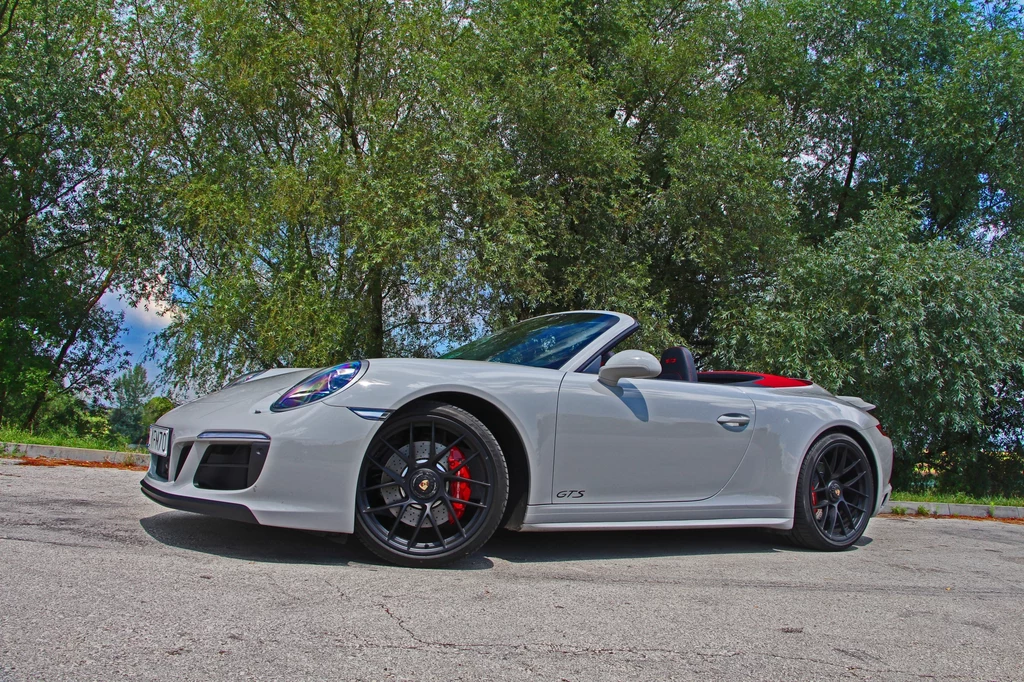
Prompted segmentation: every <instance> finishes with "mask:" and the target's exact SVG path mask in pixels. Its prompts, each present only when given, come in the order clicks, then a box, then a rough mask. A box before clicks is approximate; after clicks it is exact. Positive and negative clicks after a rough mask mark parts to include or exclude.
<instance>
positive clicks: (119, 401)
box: [110, 365, 157, 443]
mask: <svg viewBox="0 0 1024 682" xmlns="http://www.w3.org/2000/svg"><path fill="white" fill-rule="evenodd" d="M113 388H114V399H115V402H114V410H113V412H111V414H110V426H111V428H113V430H114V431H116V432H117V433H119V434H121V435H122V436H124V437H125V438H127V439H128V440H129V441H130V442H132V443H140V442H142V441H143V440H144V439H145V437H146V429H147V428H148V426H149V424H146V423H145V417H146V414H145V412H146V408H147V407H148V406H149V399H150V396H152V395H153V384H151V383H150V382H149V380H148V377H147V376H146V368H145V367H143V366H142V365H135V366H134V367H132V368H131V369H129V370H127V371H125V372H124V373H122V374H121V375H120V376H118V377H117V378H116V379H114V383H113ZM153 407H157V406H155V405H154V406H153ZM151 409H152V408H151ZM150 423H152V422H150Z"/></svg>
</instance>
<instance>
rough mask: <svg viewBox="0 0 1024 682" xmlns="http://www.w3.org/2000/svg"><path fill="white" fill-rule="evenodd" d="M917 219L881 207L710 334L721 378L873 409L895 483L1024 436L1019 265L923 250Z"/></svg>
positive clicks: (941, 246) (728, 314)
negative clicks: (803, 385) (796, 383)
mask: <svg viewBox="0 0 1024 682" xmlns="http://www.w3.org/2000/svg"><path fill="white" fill-rule="evenodd" d="M917 210H918V208H917V207H916V206H915V205H913V204H907V203H906V202H904V201H902V200H899V199H897V198H894V197H892V196H889V197H885V198H883V199H881V200H880V201H879V202H878V206H877V207H876V208H873V209H871V210H868V211H866V212H865V213H864V214H863V221H862V222H859V223H856V224H853V225H851V226H849V227H848V228H846V229H843V230H840V231H839V232H837V233H835V235H833V236H832V237H830V238H829V239H827V240H826V241H825V242H824V243H823V244H822V245H820V246H810V247H806V248H804V249H802V250H799V251H797V252H795V253H794V254H793V255H792V257H791V258H790V259H789V262H788V263H787V264H786V266H785V267H782V268H780V269H779V271H778V273H777V274H776V275H774V276H773V277H771V278H766V279H764V280H762V282H761V287H760V290H759V291H758V293H757V294H754V295H748V296H746V297H745V298H744V300H743V301H742V304H737V305H736V306H735V307H732V308H729V309H727V310H723V311H722V312H721V313H720V315H719V316H718V317H717V319H716V327H715V331H716V334H717V335H718V337H719V339H720V343H719V345H718V347H717V349H716V359H717V360H718V361H719V362H720V363H722V364H723V365H724V366H726V367H759V368H763V369H765V370H774V371H778V372H782V373H788V374H791V375H795V376H806V377H812V378H813V379H814V380H815V381H817V382H818V383H820V384H821V385H823V386H824V387H825V388H827V389H829V390H831V391H834V392H836V393H838V394H859V395H860V396H862V397H863V398H864V399H865V400H867V401H869V402H872V403H876V404H878V406H879V407H878V410H877V412H876V414H877V416H878V417H879V419H880V420H881V421H882V423H883V424H884V426H885V427H886V429H887V430H888V431H889V433H890V435H891V437H892V438H893V441H894V443H895V444H896V446H897V456H898V459H899V462H898V464H897V467H896V472H895V477H894V484H895V485H896V486H906V485H908V484H910V483H911V482H912V481H913V480H914V477H913V473H914V467H915V465H917V464H918V463H919V462H921V461H934V462H938V461H939V460H941V459H946V460H952V461H953V462H963V461H972V460H974V459H975V458H977V456H978V454H979V452H980V451H982V450H984V449H986V448H988V449H991V448H993V447H994V446H995V445H996V444H997V441H998V440H999V439H1000V438H1005V437H1006V436H1008V435H1011V434H1014V433H1017V434H1019V433H1020V432H1021V431H1020V430H1021V428H1022V427H1024V421H1021V420H1020V409H1019V406H1020V404H1021V401H1022V399H1024V391H1022V390H1021V388H1022V386H1024V384H1022V382H1021V377H1022V376H1024V374H1022V372H1024V307H1022V305H1021V304H1022V302H1024V280H1022V278H1021V277H1020V273H1021V272H1022V262H1021V255H1020V253H1014V252H1004V251H1002V250H997V251H995V252H985V251H983V250H981V249H978V248H962V247H958V246H956V245H954V244H952V243H950V242H948V241H927V242H916V241H915V240H914V239H913V237H914V235H916V234H917V233H918V231H919V229H920V222H919V219H918V218H917ZM996 414H1002V415H1005V416H1006V417H1009V416H1010V415H1013V414H1016V415H1017V418H1016V419H1015V420H1010V421H1007V420H1005V419H1004V420H997V419H994V415H996ZM980 492H988V491H980Z"/></svg>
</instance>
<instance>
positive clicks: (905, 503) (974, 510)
mask: <svg viewBox="0 0 1024 682" xmlns="http://www.w3.org/2000/svg"><path fill="white" fill-rule="evenodd" d="M893 507H900V508H902V509H905V510H906V512H905V515H906V516H922V514H920V513H919V508H921V507H923V508H925V509H927V510H928V515H929V516H991V517H992V518H994V519H1024V507H997V506H995V505H992V506H989V505H987V504H952V503H947V502H914V501H912V500H897V501H893V500H889V501H887V502H886V503H885V504H883V505H882V508H881V509H879V513H882V514H892V513H893V511H892V510H893Z"/></svg>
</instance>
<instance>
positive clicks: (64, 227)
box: [0, 0, 150, 426]
mask: <svg viewBox="0 0 1024 682" xmlns="http://www.w3.org/2000/svg"><path fill="white" fill-rule="evenodd" d="M112 17H113V14H112V10H111V7H110V6H108V5H106V4H104V3H102V2H97V1H93V0H69V1H68V2H60V3H52V2H45V1H39V2H36V1H32V0H24V1H22V2H16V1H15V2H4V3H2V4H0V27H2V28H0V292H2V296H0V348H2V350H3V352H2V353H0V419H2V420H11V421H16V422H21V423H22V424H23V425H25V426H31V425H32V424H33V422H34V421H35V419H36V417H37V416H38V415H39V413H40V409H41V408H42V407H43V406H44V404H45V402H46V401H47V400H48V399H50V398H51V397H53V396H60V395H76V394H81V393H84V392H99V393H103V392H104V391H105V390H106V388H107V382H108V380H109V378H110V376H111V375H112V374H113V373H114V372H116V371H117V370H118V369H119V368H121V367H122V366H123V365H124V356H123V354H122V350H121V346H120V344H119V343H118V342H117V335H118V333H119V331H120V326H121V318H120V316H119V315H117V314H114V313H111V312H109V311H107V310H105V309H104V308H103V307H102V306H101V305H100V300H101V298H102V297H103V295H104V294H105V293H107V292H110V291H113V290H114V289H117V288H120V289H132V288H134V287H135V283H136V281H137V274H138V272H139V269H140V267H141V265H140V264H141V263H143V262H145V261H146V260H147V259H148V258H149V256H150V253H148V252H147V251H146V249H145V243H144V240H143V239H141V238H140V235H141V233H142V231H140V229H139V228H138V221H137V220H136V214H135V213H134V209H132V208H130V207H131V206H132V202H131V201H129V200H128V196H127V194H126V191H125V190H124V188H123V187H122V183H121V176H120V174H119V172H118V170H117V169H116V167H115V166H114V165H113V164H112V163H111V161H112V158H113V152H112V151H111V150H112V149H114V148H115V147H116V146H117V145H116V144H114V142H113V138H112V133H113V131H115V130H116V120H117V112H118V108H117V98H116V95H115V93H114V92H113V90H112V88H111V85H110V83H111V78H112V54H113V42H112V26H113V18H112Z"/></svg>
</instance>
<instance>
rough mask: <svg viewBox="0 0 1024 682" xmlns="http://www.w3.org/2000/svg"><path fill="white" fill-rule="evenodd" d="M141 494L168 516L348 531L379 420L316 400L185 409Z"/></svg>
mask: <svg viewBox="0 0 1024 682" xmlns="http://www.w3.org/2000/svg"><path fill="white" fill-rule="evenodd" d="M186 407H189V408H190V409H179V410H174V411H172V412H169V413H168V414H167V415H165V416H164V417H162V418H161V419H160V420H159V425H160V426H164V427H168V428H170V429H171V436H170V438H171V442H170V445H169V447H168V453H167V456H166V457H161V456H159V455H152V456H151V460H152V461H151V465H150V469H149V471H148V472H147V474H146V477H145V478H144V479H143V481H142V492H143V493H144V494H145V495H146V496H147V497H148V498H149V499H151V500H153V501H154V502H157V503H158V504H162V505H164V506H166V507H170V508H172V509H180V510H183V511H189V512H196V513H200V514H208V515H210V516H217V517H221V518H228V519H234V520H237V521H245V522H249V523H258V524H261V525H266V526H280V527H285V528H298V529H303V530H316V531H326V532H334V533H351V532H353V530H354V523H355V488H356V482H357V480H358V477H359V468H360V466H361V463H362V457H363V453H365V451H366V448H367V446H368V445H369V442H370V440H371V439H372V437H373V435H374V433H376V430H377V428H378V427H379V426H380V423H381V422H379V421H373V420H370V419H367V418H362V417H359V416H358V415H356V414H355V413H353V412H352V411H351V410H349V409H348V408H346V407H340V406H338V407H336V406H331V405H327V404H323V403H317V404H313V405H308V406H304V407H301V408H297V409H295V410H290V411H287V412H280V413H273V412H270V411H269V410H267V409H265V406H263V405H262V404H261V403H253V404H241V403H218V404H211V405H210V406H209V408H210V409H207V410H199V409H198V407H199V406H195V407H192V406H186Z"/></svg>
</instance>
